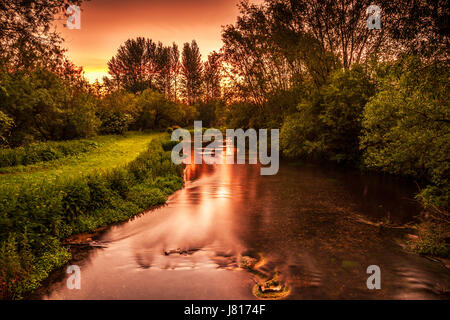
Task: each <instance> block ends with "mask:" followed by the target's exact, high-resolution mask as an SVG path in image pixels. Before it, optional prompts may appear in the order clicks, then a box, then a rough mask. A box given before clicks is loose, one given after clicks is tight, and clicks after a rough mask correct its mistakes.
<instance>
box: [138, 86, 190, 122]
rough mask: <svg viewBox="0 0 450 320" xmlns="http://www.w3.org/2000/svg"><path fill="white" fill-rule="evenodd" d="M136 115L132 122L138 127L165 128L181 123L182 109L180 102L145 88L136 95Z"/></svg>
mask: <svg viewBox="0 0 450 320" xmlns="http://www.w3.org/2000/svg"><path fill="white" fill-rule="evenodd" d="M137 108H138V115H137V118H136V122H135V124H134V127H135V128H139V129H143V130H145V129H147V130H153V129H165V128H167V127H169V126H173V125H176V124H180V123H182V120H183V115H184V111H183V109H182V107H181V105H180V104H178V103H175V102H171V101H169V100H167V99H166V98H165V97H164V95H163V94H161V93H158V92H156V91H153V90H150V89H147V90H145V91H143V92H142V93H141V94H140V95H138V97H137Z"/></svg>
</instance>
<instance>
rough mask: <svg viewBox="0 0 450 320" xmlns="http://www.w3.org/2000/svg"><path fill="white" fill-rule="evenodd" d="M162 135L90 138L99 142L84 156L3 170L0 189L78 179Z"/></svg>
mask: <svg viewBox="0 0 450 320" xmlns="http://www.w3.org/2000/svg"><path fill="white" fill-rule="evenodd" d="M165 135H167V134H166V133H138V132H132V133H128V134H127V135H125V136H116V135H109V136H99V137H96V138H94V139H92V140H93V141H95V142H96V143H98V147H97V148H96V149H93V150H92V151H89V152H86V153H82V154H78V155H75V156H70V157H66V158H62V159H58V160H53V161H48V162H41V163H37V164H32V165H28V166H17V167H8V168H2V171H0V172H3V173H2V174H0V188H1V187H2V186H8V185H21V184H24V183H37V182H40V181H46V182H48V183H51V182H52V181H55V180H57V179H58V178H59V177H77V176H80V175H84V174H88V173H90V172H92V171H95V170H98V169H102V170H108V169H111V168H114V167H119V166H122V165H125V164H127V163H129V162H130V161H132V160H134V159H135V158H136V157H137V156H138V155H139V154H140V153H141V152H143V151H145V149H146V148H147V146H148V143H149V142H150V141H151V140H152V139H154V138H161V137H163V136H165Z"/></svg>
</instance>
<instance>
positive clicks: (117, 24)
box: [58, 0, 259, 81]
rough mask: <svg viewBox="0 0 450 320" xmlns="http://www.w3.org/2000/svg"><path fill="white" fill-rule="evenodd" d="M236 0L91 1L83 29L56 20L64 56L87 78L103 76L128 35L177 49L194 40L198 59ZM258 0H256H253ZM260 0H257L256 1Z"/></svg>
mask: <svg viewBox="0 0 450 320" xmlns="http://www.w3.org/2000/svg"><path fill="white" fill-rule="evenodd" d="M238 2H239V0H91V1H89V2H85V3H83V4H82V6H81V10H82V12H81V29H80V30H76V29H72V30H70V29H67V28H65V27H64V26H63V23H65V21H64V19H61V21H59V22H58V30H59V31H61V33H62V35H63V37H64V39H65V44H64V46H65V47H66V48H67V49H68V52H67V55H68V56H69V57H70V59H71V60H72V61H73V62H74V63H75V64H76V65H78V66H83V68H84V70H85V74H86V77H87V78H88V79H89V80H90V81H94V80H95V79H96V78H99V80H101V78H102V77H103V76H104V75H107V66H106V63H107V62H108V60H109V59H110V58H111V57H112V56H113V55H115V53H116V52H117V49H118V48H119V46H120V45H121V44H122V43H124V42H125V41H126V40H127V39H129V38H135V37H138V36H143V37H147V38H151V39H153V40H154V41H156V42H157V41H161V42H162V43H163V44H165V45H169V44H171V43H172V42H176V43H177V44H178V45H179V47H180V49H181V47H182V45H183V43H185V42H190V41H191V40H192V39H195V40H196V41H197V43H198V45H199V47H200V50H201V53H202V58H203V59H205V58H206V57H207V55H208V54H209V53H210V52H211V51H213V50H216V51H217V50H219V49H220V47H221V46H222V40H221V29H222V28H221V26H223V25H226V24H231V23H234V22H235V21H236V17H237V15H238V8H237V7H236V4H237V3H238ZM252 2H256V1H252ZM258 2H259V1H258Z"/></svg>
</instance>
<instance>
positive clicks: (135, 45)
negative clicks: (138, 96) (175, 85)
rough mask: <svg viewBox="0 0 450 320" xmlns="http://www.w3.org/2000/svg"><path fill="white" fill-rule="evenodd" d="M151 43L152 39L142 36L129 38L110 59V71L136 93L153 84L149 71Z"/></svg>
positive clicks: (123, 84)
mask: <svg viewBox="0 0 450 320" xmlns="http://www.w3.org/2000/svg"><path fill="white" fill-rule="evenodd" d="M151 44H152V42H151V40H145V38H142V37H139V38H136V39H129V40H127V41H126V42H125V44H123V45H121V46H120V48H119V50H118V51H117V54H116V55H115V56H114V57H112V58H111V60H110V61H108V69H109V70H108V73H109V74H110V75H112V77H113V78H114V80H115V81H117V82H118V83H119V84H120V85H121V86H123V87H124V88H125V89H126V90H129V91H132V92H135V93H136V92H138V91H143V90H145V89H146V88H148V87H149V86H151V77H149V76H148V75H149V73H148V72H147V71H148V66H149V58H150V56H151V55H150V52H149V50H148V48H149V45H151Z"/></svg>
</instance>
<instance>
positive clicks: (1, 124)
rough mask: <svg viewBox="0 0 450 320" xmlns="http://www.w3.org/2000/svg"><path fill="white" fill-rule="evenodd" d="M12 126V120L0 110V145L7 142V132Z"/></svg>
mask: <svg viewBox="0 0 450 320" xmlns="http://www.w3.org/2000/svg"><path fill="white" fill-rule="evenodd" d="M13 126H14V120H13V119H11V118H10V117H8V116H7V115H6V114H4V113H3V112H2V111H1V110H0V146H1V145H2V144H6V143H7V142H8V136H9V132H10V131H11V128H12V127H13Z"/></svg>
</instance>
